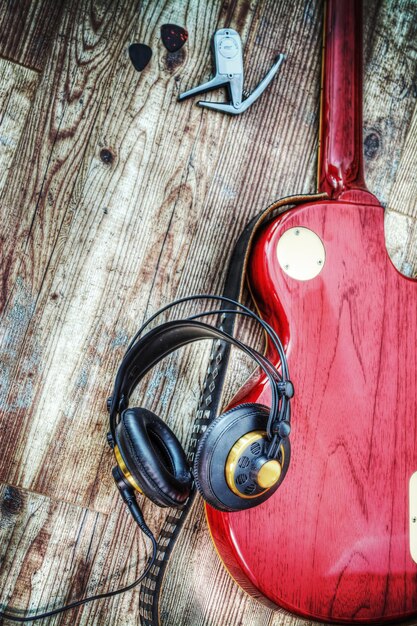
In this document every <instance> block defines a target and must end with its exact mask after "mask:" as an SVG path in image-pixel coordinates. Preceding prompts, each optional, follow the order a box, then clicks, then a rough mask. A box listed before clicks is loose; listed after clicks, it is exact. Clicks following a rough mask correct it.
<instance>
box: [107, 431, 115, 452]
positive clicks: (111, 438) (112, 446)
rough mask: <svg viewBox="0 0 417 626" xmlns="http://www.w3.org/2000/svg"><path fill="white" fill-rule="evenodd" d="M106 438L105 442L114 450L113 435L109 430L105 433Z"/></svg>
mask: <svg viewBox="0 0 417 626" xmlns="http://www.w3.org/2000/svg"><path fill="white" fill-rule="evenodd" d="M106 439H107V443H108V444H109V446H110V448H111V449H112V450H114V439H113V435H112V434H111V432H110V431H109V432H108V433H107V435H106Z"/></svg>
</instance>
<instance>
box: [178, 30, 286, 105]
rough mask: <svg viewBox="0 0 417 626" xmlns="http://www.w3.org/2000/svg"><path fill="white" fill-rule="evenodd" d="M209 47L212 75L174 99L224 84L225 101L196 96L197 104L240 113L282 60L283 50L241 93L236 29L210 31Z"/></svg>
mask: <svg viewBox="0 0 417 626" xmlns="http://www.w3.org/2000/svg"><path fill="white" fill-rule="evenodd" d="M212 47H213V57H214V68H215V75H214V77H213V78H212V79H211V80H209V81H208V82H207V83H204V84H203V85H199V86H198V87H194V88H193V89H189V90H188V91H185V92H184V93H182V94H180V95H179V96H178V100H179V101H182V100H185V99H186V98H190V97H191V96H195V95H196V94H199V93H204V92H206V91H210V90H212V89H217V88H218V87H222V86H225V87H227V89H228V94H229V98H230V100H229V102H208V101H205V100H200V101H199V102H198V103H197V104H199V105H200V106H201V107H205V108H206V109H213V110H214V111H222V112H223V113H229V114H231V115H239V114H240V113H243V112H244V111H246V109H248V108H249V107H250V105H251V104H253V102H255V100H257V98H259V96H260V95H261V94H262V92H263V91H264V90H265V89H266V87H267V86H268V85H269V83H270V82H271V80H272V79H273V78H274V76H275V74H276V73H277V72H278V70H279V68H280V66H281V64H282V62H283V61H284V60H285V55H284V54H280V55H278V57H277V58H276V60H275V63H274V64H273V66H272V67H271V69H270V70H269V72H268V73H267V74H266V76H265V77H264V78H263V80H261V82H260V83H259V85H258V86H257V87H256V88H255V89H254V90H253V92H252V93H251V94H249V95H248V96H247V97H244V96H245V95H246V93H245V92H244V91H243V54H242V42H241V39H240V36H239V33H238V32H236V31H235V30H233V29H232V28H222V29H220V30H218V31H217V32H216V33H215V34H214V37H213V43H212Z"/></svg>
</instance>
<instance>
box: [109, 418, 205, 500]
mask: <svg viewBox="0 0 417 626" xmlns="http://www.w3.org/2000/svg"><path fill="white" fill-rule="evenodd" d="M116 444H117V446H118V449H119V452H120V455H121V456H122V458H123V461H124V463H125V464H126V467H127V469H128V470H129V472H130V473H131V475H132V476H133V478H134V479H135V481H136V482H137V484H138V485H139V487H140V488H141V490H142V491H143V493H144V494H145V495H146V496H147V497H148V498H149V499H150V500H152V501H153V502H155V504H158V505H159V506H172V507H177V508H179V507H181V506H183V505H184V504H185V502H186V500H187V498H188V496H189V495H190V492H191V487H192V482H193V481H192V475H191V472H190V468H189V466H188V462H187V459H186V456H185V452H184V450H183V448H182V446H181V444H180V442H179V441H178V439H177V437H176V436H175V435H174V433H173V432H172V430H171V429H170V428H169V426H168V425H167V424H166V423H165V422H164V421H163V420H161V418H160V417H158V416H157V415H155V413H152V411H149V410H148V409H143V408H141V407H136V408H128V409H125V410H124V411H123V413H122V415H121V418H120V422H119V424H118V425H117V426H116Z"/></svg>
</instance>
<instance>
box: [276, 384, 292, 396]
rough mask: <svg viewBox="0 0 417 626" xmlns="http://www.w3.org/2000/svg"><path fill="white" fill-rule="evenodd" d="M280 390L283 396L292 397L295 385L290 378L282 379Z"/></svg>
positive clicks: (279, 385)
mask: <svg viewBox="0 0 417 626" xmlns="http://www.w3.org/2000/svg"><path fill="white" fill-rule="evenodd" d="M278 391H279V392H280V394H281V396H285V397H286V398H292V397H293V395H294V385H293V384H292V382H291V381H290V380H282V381H280V382H279V383H278Z"/></svg>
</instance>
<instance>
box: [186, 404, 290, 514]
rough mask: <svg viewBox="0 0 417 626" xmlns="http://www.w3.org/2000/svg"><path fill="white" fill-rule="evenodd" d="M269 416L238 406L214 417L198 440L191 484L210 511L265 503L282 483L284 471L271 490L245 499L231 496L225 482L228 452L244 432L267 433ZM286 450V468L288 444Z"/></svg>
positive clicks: (256, 407) (251, 407) (262, 409)
mask: <svg viewBox="0 0 417 626" xmlns="http://www.w3.org/2000/svg"><path fill="white" fill-rule="evenodd" d="M268 416H269V409H268V408H267V407H266V406H263V405H262V404H255V403H248V404H240V405H238V406H236V407H234V408H233V409H231V410H230V411H227V412H226V413H224V414H223V415H219V416H218V417H216V419H215V420H214V421H213V422H212V423H211V424H210V426H209V427H208V428H207V430H206V431H205V433H204V434H203V436H202V437H201V439H200V441H199V443H198V446H197V451H196V455H195V460H194V466H193V474H194V481H195V484H196V487H197V489H198V491H199V492H200V494H201V495H202V497H203V498H204V500H205V501H206V502H207V503H208V504H209V505H210V506H212V507H213V508H215V509H218V510H220V511H242V510H244V509H249V508H252V507H254V506H257V505H258V504H261V503H262V502H264V501H265V500H267V499H268V498H269V497H270V496H271V495H272V494H273V493H274V492H275V491H276V489H277V488H278V486H279V484H280V483H281V482H282V479H283V478H284V475H285V472H286V468H285V470H283V472H282V475H281V479H280V480H279V482H278V483H277V484H276V485H275V486H274V487H272V488H271V489H269V490H267V491H265V492H263V493H262V494H259V495H258V496H252V497H248V498H244V497H240V496H238V495H236V494H235V493H233V491H232V490H231V489H230V488H229V486H228V484H227V480H226V466H227V459H228V456H229V453H230V450H231V449H232V448H233V446H234V445H235V443H236V442H237V441H238V440H239V439H240V438H241V437H243V436H244V435H246V434H247V433H250V432H253V431H266V427H267V422H268ZM265 438H266V433H265ZM285 447H286V450H285V455H286V457H287V459H288V460H287V461H286V466H288V462H289V456H290V450H289V442H288V445H287V444H286V445H285Z"/></svg>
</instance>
